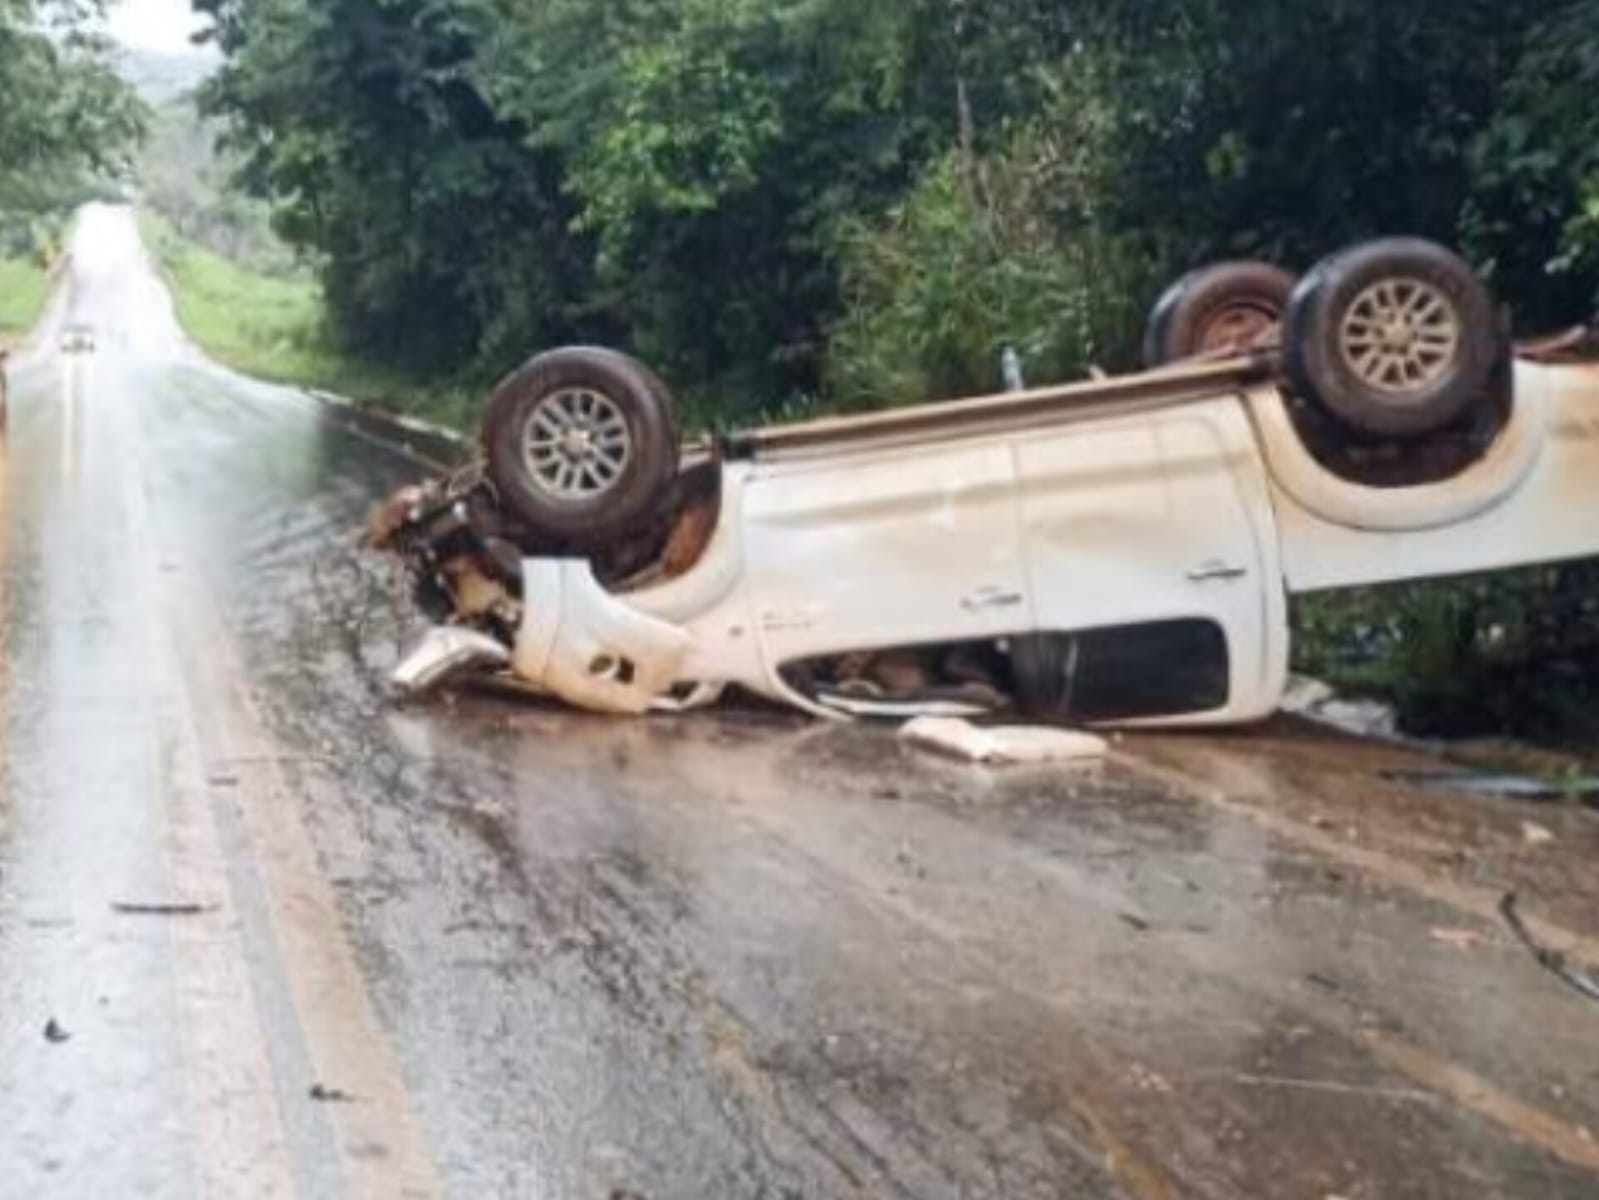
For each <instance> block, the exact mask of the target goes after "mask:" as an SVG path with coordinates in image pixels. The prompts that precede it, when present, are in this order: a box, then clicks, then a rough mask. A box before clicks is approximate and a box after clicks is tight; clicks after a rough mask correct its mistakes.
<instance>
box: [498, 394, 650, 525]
mask: <svg viewBox="0 0 1599 1200" xmlns="http://www.w3.org/2000/svg"><path fill="white" fill-rule="evenodd" d="M526 432H527V436H526V441H525V450H524V456H525V458H526V460H527V466H528V470H529V472H530V473H531V474H532V476H533V478H534V479H535V480H536V481H537V482H538V484H539V486H540V487H541V488H543V489H544V490H545V491H546V492H548V493H549V494H550V495H552V496H554V497H556V498H557V499H561V500H592V499H593V498H594V497H596V496H600V495H603V494H604V493H606V492H608V491H609V490H610V489H611V488H613V487H615V486H616V484H617V482H618V481H619V480H620V479H621V478H622V475H623V473H624V472H625V471H626V470H627V468H628V466H629V464H630V463H631V462H632V459H633V436H632V434H631V433H630V432H629V430H628V427H627V419H626V418H625V417H624V416H623V415H622V410H621V409H620V408H619V407H618V406H617V404H616V402H615V401H613V400H612V399H611V398H610V397H609V396H606V395H604V394H603V393H601V392H596V391H593V390H591V389H589V388H569V389H565V390H562V391H557V392H551V393H550V394H549V395H547V396H544V397H542V398H541V399H540V400H539V401H538V403H537V404H535V405H534V406H533V411H532V412H531V413H530V414H529V415H528V420H527V426H526Z"/></svg>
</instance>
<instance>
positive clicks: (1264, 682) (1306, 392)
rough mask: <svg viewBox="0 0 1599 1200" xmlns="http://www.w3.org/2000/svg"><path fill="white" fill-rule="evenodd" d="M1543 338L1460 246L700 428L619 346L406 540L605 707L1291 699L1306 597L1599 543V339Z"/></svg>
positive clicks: (1235, 716) (1213, 279)
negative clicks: (916, 398) (1143, 327)
mask: <svg viewBox="0 0 1599 1200" xmlns="http://www.w3.org/2000/svg"><path fill="white" fill-rule="evenodd" d="M1593 349H1594V339H1593V337H1592V335H1591V334H1590V333H1589V332H1588V331H1583V330H1577V331H1573V333H1572V334H1570V335H1568V336H1566V337H1564V338H1561V339H1556V340H1553V341H1551V342H1548V343H1545V344H1543V345H1541V346H1537V347H1522V348H1521V349H1520V350H1516V349H1515V348H1513V347H1512V346H1511V345H1510V342H1509V339H1508V336H1507V335H1506V334H1505V333H1504V331H1503V323H1502V320H1501V316H1500V314H1499V313H1498V312H1497V311H1496V309H1495V307H1494V305H1493V303H1492V301H1491V299H1490V298H1489V296H1488V294H1487V292H1486V290H1485V289H1484V287H1483V285H1482V284H1481V283H1480V282H1479V281H1478V279H1477V278H1476V277H1475V275H1474V274H1473V273H1472V271H1471V270H1470V268H1469V267H1467V266H1466V265H1465V264H1464V263H1462V262H1461V261H1460V260H1459V259H1457V258H1456V257H1455V256H1453V255H1452V254H1450V253H1449V252H1447V251H1444V250H1442V249H1441V248H1439V247H1436V246H1433V245H1430V244H1428V243H1422V242H1416V241H1412V240H1390V241H1384V242H1374V243H1369V244H1366V245H1363V246H1359V247H1356V248H1354V249H1353V250H1350V251H1346V252H1344V253H1342V254H1339V255H1336V256H1334V257H1333V258H1331V259H1328V260H1327V261H1326V262H1324V263H1323V264H1321V266H1319V267H1318V268H1317V269H1316V270H1315V272H1313V273H1312V274H1311V275H1310V276H1308V277H1307V278H1306V279H1305V280H1304V281H1303V282H1301V283H1299V284H1298V285H1297V286H1295V283H1294V281H1293V280H1291V279H1289V278H1288V277H1286V276H1284V275H1282V273H1281V272H1276V271H1274V270H1272V269H1271V268H1268V267H1263V266H1261V265H1259V264H1234V265H1227V266H1223V267H1220V268H1210V269H1207V270H1205V271H1201V272H1196V273H1195V274H1194V275H1193V276H1190V277H1188V278H1187V279H1185V280H1183V281H1182V282H1180V283H1179V284H1178V285H1177V286H1176V287H1175V288H1173V289H1172V291H1171V292H1170V293H1168V295H1167V297H1166V298H1165V299H1164V300H1163V301H1162V303H1161V305H1160V306H1159V307H1158V308H1157V309H1156V312H1155V316H1154V318H1153V320H1152V324H1151V329H1150V351H1149V352H1150V357H1151V359H1152V361H1153V362H1154V363H1155V364H1157V365H1155V366H1154V367H1153V369H1151V370H1150V371H1148V372H1147V373H1144V374H1140V375H1135V376H1129V377H1125V378H1120V379H1112V380H1099V381H1093V382H1088V383H1084V384H1078V385H1074V386H1066V387H1058V388H1045V389H1039V390H1028V391H1017V392H1012V393H1007V394H1002V395H997V396H991V397H984V398H977V399H971V400H964V401H955V402H950V403H944V404H937V405H929V406H923V407H915V408H904V409H898V410H894V411H889V412H883V413H875V414H871V415H867V416H861V417H855V418H844V419H835V420H824V421H817V422H812V423H806V424H792V425H787V426H780V427H774V428H768V429H760V430H756V431H752V432H745V433H735V434H731V435H726V436H722V437H719V438H717V439H714V440H713V441H711V442H708V443H702V444H700V445H697V446H693V447H689V448H688V449H687V450H683V451H680V448H679V446H678V443H677V439H676V436H675V433H674V429H673V423H672V412H671V402H670V399H669V397H668V395H667V392H666V389H665V387H664V386H663V385H662V384H661V383H660V381H659V380H657V379H656V378H655V377H654V376H653V375H651V374H650V373H649V372H647V371H646V370H644V369H643V368H642V367H640V366H639V365H638V364H636V363H634V362H632V361H631V360H629V359H626V358H624V357H623V356H621V355H618V354H614V353H612V352H609V351H600V350H588V349H579V350H566V351H556V352H554V353H551V354H547V355H543V356H541V357H539V358H537V359H535V360H534V361H532V362H531V363H530V364H528V366H527V367H525V368H524V369H523V370H521V371H519V372H518V373H516V374H515V375H514V376H512V377H511V378H510V379H509V380H507V381H506V383H505V384H503V385H502V386H501V388H500V389H499V391H498V392H497V393H496V395H495V397H494V399H493V402H492V404H491V406H490V414H489V419H488V423H487V428H486V437H485V450H486V462H485V463H484V465H483V466H482V467H480V468H477V469H474V470H470V471H468V472H466V473H464V474H463V475H462V476H460V477H457V478H456V479H453V480H449V481H445V482H442V483H437V484H432V485H429V486H427V487H424V488H420V489H413V490H411V491H410V492H408V493H406V494H403V495H402V496H401V497H400V498H398V499H397V500H396V501H395V502H392V503H391V504H390V505H389V506H388V507H387V508H386V509H385V510H384V511H383V513H382V514H380V518H379V519H378V521H377V524H376V525H375V540H376V541H378V542H379V543H380V544H383V545H385V546H388V547H391V548H394V549H397V550H399V551H401V552H402V553H404V554H406V555H407V556H408V558H409V559H410V560H411V561H412V562H413V563H414V564H415V565H416V568H417V575H418V580H419V583H420V584H421V589H422V593H423V595H424V597H425V598H427V599H428V600H429V601H430V603H431V604H432V605H434V606H435V608H436V611H437V615H439V616H440V618H441V619H442V621H443V622H444V625H445V626H446V627H448V628H449V629H450V630H451V632H449V633H446V634H443V635H441V637H440V638H439V639H435V640H433V641H432V642H430V644H429V645H427V646H425V647H424V648H423V650H422V651H421V652H419V654H418V656H416V657H415V658H413V659H412V660H411V661H410V662H408V663H407V664H406V665H405V666H404V667H403V668H402V670H401V674H400V678H401V680H402V682H403V683H404V684H405V685H406V686H408V687H419V686H422V685H424V684H430V683H432V682H435V681H437V680H438V679H440V678H441V677H442V676H443V675H444V674H445V673H446V672H447V671H449V670H454V669H456V668H458V667H470V668H472V669H478V670H485V669H486V670H490V671H500V672H507V671H508V672H509V673H510V674H511V675H513V676H514V677H515V678H516V679H518V680H520V681H521V682H522V684H523V685H525V686H529V687H532V688H534V689H536V690H539V691H542V692H545V693H547V694H549V695H550V696H552V697H556V698H558V699H560V700H562V701H565V702H568V703H570V704H573V705H576V706H579V707H582V708H585V709H589V710H593V711H597V712H603V713H616V714H639V713H645V712H648V711H651V710H652V709H681V708H683V707H691V706H695V705H699V704H703V703H708V702H710V701H712V700H714V699H715V698H716V697H718V696H719V695H720V694H721V693H722V692H723V691H724V689H726V688H728V687H738V688H742V689H745V690H747V691H749V692H752V693H755V694H757V695H760V696H763V697H767V698H769V699H772V700H776V701H780V702H783V703H786V704H790V705H793V706H795V707H797V708H800V709H804V710H806V711H808V712H812V713H816V714H822V715H831V716H838V715H851V714H871V713H879V712H880V713H885V714H895V715H897V714H900V713H903V712H911V711H915V712H923V711H930V710H931V711H950V712H973V711H982V710H984V709H991V708H996V707H1001V706H1007V705H1014V706H1015V707H1018V708H1021V709H1023V710H1025V711H1028V712H1030V713H1032V714H1033V715H1035V716H1046V717H1060V718H1063V719H1070V720H1073V721H1077V722H1085V723H1148V724H1219V723H1230V722H1244V721H1249V720H1253V719H1256V718H1260V717H1263V716H1265V715H1267V714H1269V713H1271V712H1272V711H1273V710H1274V709H1275V708H1276V706H1277V704H1278V701H1279V698H1280V697H1281V695H1282V692H1283V688H1284V686H1285V682H1286V679H1287V674H1288V660H1289V625H1288V617H1287V614H1288V600H1289V596H1290V594H1293V593H1304V592H1312V591H1318V590H1326V589H1336V588H1344V587H1350V586H1357V585H1366V584H1375V583H1381V582H1388V581H1396V580H1407V579H1419V578H1425V577H1434V576H1443V575H1450V574H1459V573H1467V572H1477V571H1483V570H1491V569H1497V568H1506V567H1512V566H1517V565H1522V564H1530V563H1537V562H1548V561H1555V560H1561V559H1567V558H1574V557H1582V556H1587V555H1592V554H1596V553H1599V503H1595V498H1596V496H1599V355H1594V354H1593V353H1592V351H1593Z"/></svg>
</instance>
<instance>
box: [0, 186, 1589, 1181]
mask: <svg viewBox="0 0 1599 1200" xmlns="http://www.w3.org/2000/svg"><path fill="white" fill-rule="evenodd" d="M134 236H135V235H134V233H133V228H132V223H131V220H130V219H129V218H128V217H127V216H126V215H124V214H119V213H116V212H112V211H108V210H99V211H97V212H95V213H92V214H91V215H90V216H89V217H88V218H87V219H86V221H85V224H84V226H83V230H82V232H81V235H80V238H79V241H78V245H77V256H76V261H75V266H74V268H73V272H72V276H71V279H70V288H69V291H68V292H67V293H66V296H65V301H64V307H63V309H62V311H61V312H60V313H58V314H57V319H58V320H64V319H82V320H85V321H88V322H90V323H92V324H93V325H94V326H95V327H96V328H97V330H98V331H99V338H100V349H99V352H98V353H97V354H95V355H93V356H90V357H87V358H84V359H81V360H67V359H64V358H62V357H60V356H58V355H55V354H54V353H53V352H52V350H51V346H50V344H49V342H48V341H47V342H46V344H45V347H44V352H43V353H42V354H41V355H40V356H38V357H36V358H35V359H33V360H32V361H30V362H25V363H23V364H22V365H20V366H19V367H18V369H17V370H16V371H15V372H14V385H13V402H12V411H11V420H10V428H9V432H8V436H7V439H6V443H5V447H4V451H3V454H0V505H3V512H0V581H3V582H0V606H3V623H0V638H3V657H0V723H3V729H4V743H3V750H4V757H3V761H0V788H3V792H0V1181H3V1182H0V1193H3V1194H4V1195H6V1196H12V1195H17V1196H23V1195H26V1196H30V1197H54V1196H65V1197H77V1196H107V1197H111V1196H114V1197H136V1196H154V1197H201V1198H209V1197H225V1196H239V1197H270V1196H301V1197H309V1198H321V1197H337V1196H346V1195H348V1196H362V1197H366V1196H371V1197H401V1196H432V1195H451V1196H459V1197H502V1196H503V1197H550V1198H557V1200H565V1198H568V1197H570V1198H573V1200H579V1198H582V1200H717V1198H721V1197H730V1198H733V1197H740V1198H742V1197H750V1198H755V1197H770V1198H773V1200H777V1198H789V1197H795V1198H799V1197H804V1198H812V1197H814V1198H823V1197H852V1198H853V1197H885V1198H888V1197H895V1198H900V1197H903V1198H915V1200H939V1198H944V1197H948V1198H952V1200H953V1198H956V1197H959V1198H962V1200H965V1198H979V1197H1131V1198H1134V1200H1160V1198H1165V1197H1187V1196H1195V1197H1208V1198H1217V1200H1224V1198H1225V1200H1232V1198H1237V1197H1284V1198H1289V1197H1293V1198H1302V1200H1333V1198H1335V1197H1342V1198H1343V1200H1377V1198H1383V1200H1387V1198H1392V1197H1439V1198H1450V1200H1455V1198H1460V1197H1476V1196H1484V1197H1518V1198H1520V1197H1551V1198H1554V1197H1559V1198H1568V1197H1569V1198H1577V1197H1584V1198H1592V1197H1594V1196H1596V1195H1599V1143H1596V1141H1595V1131H1599V1007H1596V1006H1594V1005H1591V1004H1588V1003H1586V1002H1585V1001H1583V1000H1582V998H1581V997H1579V996H1576V995H1575V994H1573V993H1570V992H1568V991H1566V990H1563V989H1562V988H1561V986H1560V985H1559V984H1558V983H1557V982H1556V981H1554V980H1553V979H1552V977H1550V976H1549V975H1547V974H1546V973H1544V972H1542V971H1540V970H1539V969H1538V968H1537V966H1536V965H1535V964H1533V963H1532V962H1531V960H1530V959H1529V958H1528V957H1527V956H1526V955H1525V954H1523V953H1522V952H1521V951H1520V950H1519V949H1518V948H1517V947H1515V946H1514V945H1512V944H1511V943H1510V942H1509V940H1508V939H1507V938H1506V937H1505V936H1504V934H1503V931H1502V930H1500V929H1499V928H1498V927H1497V926H1496V924H1495V923H1494V921H1493V919H1492V918H1493V914H1492V905H1493V902H1494V900H1495V898H1496V897H1497V895H1498V892H1499V891H1500V890H1502V889H1503V888H1504V887H1506V886H1517V887H1520V888H1522V889H1523V890H1524V891H1525V892H1526V893H1527V894H1528V897H1529V900H1528V903H1529V907H1530V908H1531V909H1532V911H1534V913H1535V915H1536V916H1537V917H1538V918H1539V920H1540V925H1539V928H1540V929H1541V930H1543V931H1544V932H1545V933H1547V934H1549V935H1550V936H1552V937H1555V938H1557V939H1563V941H1562V944H1563V945H1565V946H1568V947H1570V948H1572V949H1575V950H1577V951H1579V952H1580V953H1586V954H1589V955H1595V956H1599V948H1596V946H1599V944H1596V942H1595V940H1594V938H1595V935H1596V934H1599V929H1596V928H1595V926H1596V924H1599V921H1596V920H1595V918H1596V916H1599V889H1596V886H1595V884H1594V883H1593V882H1592V880H1591V876H1592V875H1593V872H1592V870H1591V864H1592V863H1593V862H1594V861H1595V851H1596V850H1599V815H1596V814H1593V813H1588V812H1582V811H1578V810H1564V809H1562V810H1559V811H1555V812H1538V813H1536V814H1532V816H1533V819H1535V820H1537V821H1538V822H1541V823H1542V825H1543V827H1545V828H1547V829H1549V830H1550V832H1552V833H1553V834H1555V841H1554V842H1553V843H1552V844H1547V845H1543V846H1541V847H1539V848H1537V849H1536V850H1534V849H1529V848H1528V847H1529V845H1530V843H1528V842H1527V840H1526V837H1525V834H1524V831H1523V829H1522V821H1523V820H1524V819H1525V818H1526V816H1527V814H1526V813H1524V812H1523V811H1522V810H1520V809H1516V808H1514V807H1513V806H1509V805H1506V804H1502V803H1496V802H1489V801H1481V800H1472V799H1468V798H1464V797H1450V796H1446V797H1439V796H1436V795H1428V796H1421V795H1402V794H1398V793H1397V792H1395V790H1394V789H1392V788H1386V789H1385V788H1384V787H1383V786H1381V785H1379V784H1378V783H1377V782H1375V781H1376V780H1377V778H1378V777H1377V775H1376V773H1375V771H1376V767H1377V766H1378V765H1380V764H1381V763H1382V762H1386V761H1387V760H1386V759H1385V758H1384V755H1385V754H1387V755H1390V757H1394V759H1395V761H1399V758H1400V757H1402V756H1396V755H1393V754H1390V752H1385V751H1378V750H1369V749H1366V748H1361V747H1358V746H1353V745H1347V744H1345V745H1334V746H1328V745H1326V744H1323V743H1321V742H1318V741H1317V740H1315V739H1311V738H1307V737H1304V736H1302V735H1295V734H1282V733H1267V734H1262V735H1251V736H1248V737H1244V738H1236V737H1235V738H1225V739H1204V740H1182V739H1147V740H1143V741H1135V742H1131V743H1128V744H1127V746H1126V748H1125V751H1124V752H1123V753H1122V754H1119V755H1118V756H1117V758H1116V759H1115V761H1113V762H1112V763H1111V764H1109V765H1107V766H1106V767H1105V768H1104V769H1103V770H1101V771H1098V772H1095V773H1092V774H1088V775H1068V774H1062V773H1059V772H1031V771H1029V772H1021V773H1016V774H991V773H987V772H980V771H975V770H970V769H967V768H964V767H959V766H956V765H953V764H946V763H943V762H940V761H936V760H932V759H928V758H924V757H921V756H918V755H916V754H913V753H911V752H908V751H906V750H904V749H902V748H901V747H899V746H898V745H897V744H896V743H895V741H894V739H893V737H892V735H891V734H890V733H887V732H884V731H881V730H874V729H848V728H846V729H826V728H818V727H816V726H814V725H812V724H810V723H808V722H805V721H802V720H796V719H790V718H788V717H786V716H783V715H777V714H769V713H761V712H737V711H734V712H728V713H724V714H719V715H715V716H707V717H701V718H696V719H693V720H661V721H647V722H636V723H629V722H607V721H601V720H593V719H588V718H584V717H580V716H576V715H572V714H567V713H563V712H559V711H556V710H553V709H529V708H525V707H513V706H508V705H505V704H501V703H498V702H494V701H490V700H486V699H476V700H466V699H463V700H460V701H458V702H456V703H454V704H448V705H446V704H441V705H436V706H427V707H421V708H416V709H411V710H405V709H400V708H396V707H395V706H393V705H392V704H391V703H389V701H388V700H387V698H386V696H385V694H384V691H383V687H382V679H383V676H384V673H385V670H386V668H388V667H390V666H392V664H393V662H394V661H395V656H396V654H397V653H398V651H399V648H400V647H401V646H402V645H403V643H404V640H405V638H406V637H407V636H408V634H409V633H410V632H412V631H413V630H414V627H413V626H411V625H410V623H409V621H410V618H409V617H408V615H407V614H406V613H405V611H404V609H403V607H402V606H400V605H398V604H397V603H396V602H395V592H394V587H393V580H392V578H391V577H390V576H389V575H388V574H387V573H386V572H387V568H386V566H385V565H384V564H382V563H379V562H373V561H367V560H365V559H363V558H361V557H359V556H356V555H354V554H352V553H351V552H350V549H349V548H350V547H351V545H352V544H353V541H354V536H355V529H356V527H357V526H358V525H359V523H360V521H361V519H362V518H363V517H364V515H365V513H366V512H367V510H368V508H369V506H370V505H371V504H372V502H373V501H374V500H375V499H376V498H378V497H379V496H381V495H382V494H384V493H385V492H386V491H387V490H388V489H389V488H391V487H392V486H394V485H396V484H397V483H400V482H403V481H406V480H408V479H410V478H411V477H412V476H414V475H415V474H416V473H417V469H418V468H417V466H416V464H415V463H412V462H408V461H407V460H406V459H405V457H404V456H403V455H401V454H399V453H397V452H395V451H394V450H393V449H392V448H387V447H384V446H382V445H379V444H377V443H375V442H374V441H372V440H369V439H367V438H365V437H362V436H357V435H355V434H352V433H351V432H349V431H348V430H346V429H345V428H344V427H342V426H341V425H340V424H339V423H338V422H337V421H335V420H333V419H331V418H330V417H329V416H328V414H327V413H325V412H324V411H323V410H321V409H319V408H318V407H317V406H315V405H314V404H312V403H310V402H308V401H305V400H303V399H301V398H298V397H296V396H295V395H293V394H291V393H287V392H283V391H278V390H274V389H270V388H265V387H261V386H259V385H254V384H251V383H248V382H245V381H242V380H238V379H236V378H234V377H231V376H229V375H227V374H226V373H224V372H221V371H219V370H218V369H216V368H214V367H211V366H209V365H207V364H205V363H204V362H202V361H201V360H199V359H198V357H197V356H196V355H194V354H193V353H192V352H190V351H189V350H187V349H186V348H185V347H184V346H183V344H182V343H181V340H180V339H179V338H178V336H177V335H176V333H175V330H174V328H173V326H172V322H171V317H170V313H169V309H168V307H167V303H166V300H165V297H164V295H163V293H162V292H161V289H160V287H159V284H158V283H156V281H155V280H154V279H153V278H152V276H151V274H150V271H149V269H148V267H147V266H146V265H145V263H144V260H143V258H142V257H141V255H140V254H139V252H138V250H137V247H136V245H135V241H134ZM119 905H120V906H124V907H122V908H120V909H119V907H118V906H119ZM127 906H132V907H133V909H136V910H137V909H146V910H147V909H152V908H153V909H157V910H160V909H162V907H163V906H167V908H166V911H130V910H129V909H128V907H127ZM172 906H177V907H175V908H174V907H172ZM51 1022H53V1023H54V1024H51V1025H50V1033H51V1034H53V1035H54V1040H52V1038H51V1037H47V1036H46V1027H47V1024H49V1023H51Z"/></svg>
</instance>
